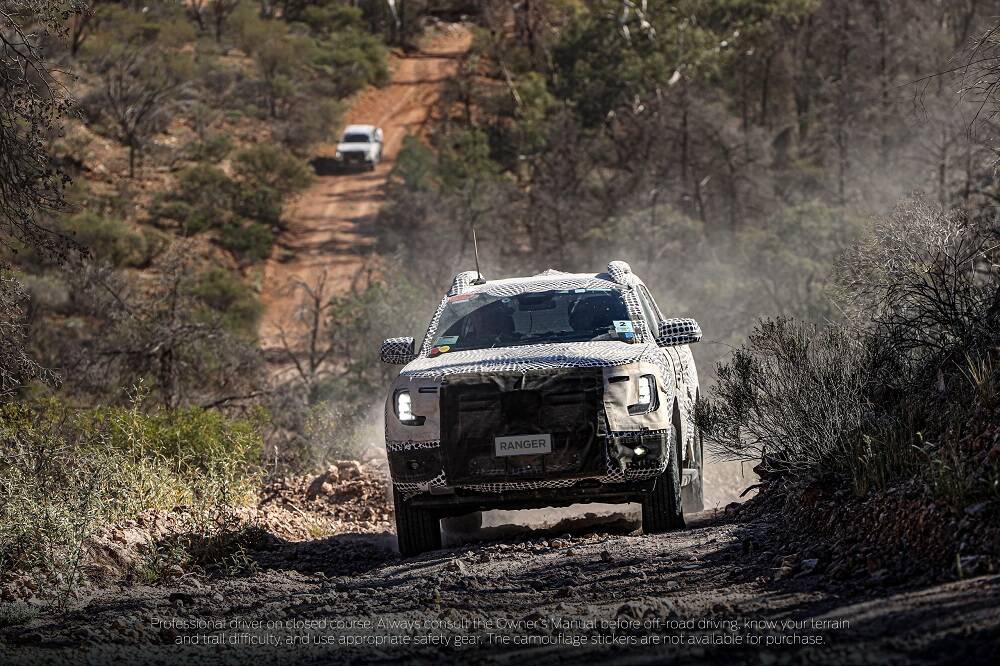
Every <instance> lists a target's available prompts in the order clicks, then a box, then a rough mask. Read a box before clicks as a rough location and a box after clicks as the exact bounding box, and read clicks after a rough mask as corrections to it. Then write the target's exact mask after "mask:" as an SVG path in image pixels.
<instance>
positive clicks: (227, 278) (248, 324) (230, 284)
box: [191, 268, 264, 335]
mask: <svg viewBox="0 0 1000 666" xmlns="http://www.w3.org/2000/svg"><path fill="white" fill-rule="evenodd" d="M191 292H192V293H193V295H194V296H195V297H196V298H198V299H199V300H200V301H201V302H203V303H204V304H205V305H206V306H207V307H208V308H211V309H212V310H214V311H215V312H218V313H219V314H221V315H222V319H223V322H224V323H225V324H226V325H227V326H228V327H229V328H230V329H231V330H233V331H236V332H241V333H246V334H250V335H252V334H253V333H254V332H255V331H256V329H257V322H258V321H259V320H260V316H261V313H262V312H263V309H264V308H263V306H262V305H261V302H260V298H258V296H257V294H256V292H254V290H253V289H252V288H250V287H249V286H247V285H246V284H245V283H244V282H242V281H241V280H240V279H239V278H238V277H236V276H235V275H233V273H231V272H230V271H227V270H225V269H222V268H216V269H214V270H211V271H209V272H208V273H206V274H205V275H203V276H201V278H200V279H199V281H198V283H197V284H196V285H195V286H194V287H193V288H192V289H191Z"/></svg>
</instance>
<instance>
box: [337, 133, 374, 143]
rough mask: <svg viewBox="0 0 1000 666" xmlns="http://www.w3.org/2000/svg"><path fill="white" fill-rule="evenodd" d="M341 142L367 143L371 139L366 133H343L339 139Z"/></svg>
mask: <svg viewBox="0 0 1000 666" xmlns="http://www.w3.org/2000/svg"><path fill="white" fill-rule="evenodd" d="M340 142H341V143H369V142H371V139H370V138H369V137H368V135H367V134H345V135H344V138H343V139H341V140H340Z"/></svg>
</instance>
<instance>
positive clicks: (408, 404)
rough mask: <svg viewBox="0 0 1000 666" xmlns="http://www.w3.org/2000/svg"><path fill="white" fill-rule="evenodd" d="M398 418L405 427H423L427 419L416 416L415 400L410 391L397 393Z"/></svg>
mask: <svg viewBox="0 0 1000 666" xmlns="http://www.w3.org/2000/svg"><path fill="white" fill-rule="evenodd" d="M395 402H396V405H395V407H396V418H398V419H399V422H400V423H402V424H404V425H423V424H424V420H425V418H424V417H423V416H416V415H415V414H414V413H413V398H411V397H410V392H409V391H398V392H397V393H396V401H395Z"/></svg>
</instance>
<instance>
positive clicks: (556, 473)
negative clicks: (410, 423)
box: [440, 369, 606, 484]
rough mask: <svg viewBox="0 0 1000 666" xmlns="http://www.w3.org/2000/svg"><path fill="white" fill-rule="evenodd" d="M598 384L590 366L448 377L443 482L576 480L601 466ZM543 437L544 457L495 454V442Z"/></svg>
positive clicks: (444, 399)
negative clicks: (547, 448)
mask: <svg viewBox="0 0 1000 666" xmlns="http://www.w3.org/2000/svg"><path fill="white" fill-rule="evenodd" d="M602 392H603V389H602V379H601V374H600V372H599V371H595V370H593V369H567V370H564V371H560V372H558V373H555V374H546V375H521V374H517V375H492V374H491V375H477V376H472V377H458V378H449V380H448V382H447V383H446V384H444V385H443V386H442V388H441V394H440V395H441V447H442V455H443V458H444V467H445V473H446V476H447V478H448V482H449V483H451V484H458V483H476V482H491V481H492V482H496V481H504V480H525V479H553V478H574V477H575V478H579V477H587V476H593V475H595V474H600V473H601V471H602V470H603V469H604V466H605V463H604V455H603V452H604V449H603V447H604V444H605V439H606V432H605V426H604V423H605V419H604V407H603V405H604V403H603V395H602ZM533 434H539V435H549V436H550V437H551V446H552V451H551V453H546V454H538V455H515V456H497V455H496V451H495V448H494V441H495V438H496V437H505V436H515V435H533Z"/></svg>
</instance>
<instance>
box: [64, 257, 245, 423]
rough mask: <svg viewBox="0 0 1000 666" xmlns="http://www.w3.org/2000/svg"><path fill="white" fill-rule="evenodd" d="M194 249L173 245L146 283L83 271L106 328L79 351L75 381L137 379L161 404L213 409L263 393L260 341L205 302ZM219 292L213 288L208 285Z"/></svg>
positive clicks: (96, 383) (112, 385) (110, 384)
mask: <svg viewBox="0 0 1000 666" xmlns="http://www.w3.org/2000/svg"><path fill="white" fill-rule="evenodd" d="M192 254H193V253H192V251H191V248H190V246H188V245H186V244H182V243H178V244H175V245H174V246H173V247H172V248H171V249H170V250H168V251H167V252H166V253H165V256H164V257H163V260H162V261H161V262H160V264H159V265H158V266H157V274H156V277H155V279H153V280H152V281H151V282H150V283H149V284H144V285H139V286H137V285H135V284H133V282H134V281H131V280H128V279H127V278H126V277H125V276H124V275H123V274H122V273H120V272H118V271H109V270H102V269H99V268H96V267H95V268H94V269H92V270H87V271H84V274H83V276H82V277H83V278H84V282H85V285H84V289H85V291H86V294H87V296H88V297H89V298H90V308H91V310H92V314H93V316H95V317H96V318H98V321H103V327H102V329H101V330H99V331H98V334H97V335H95V336H94V338H93V339H92V340H91V341H90V343H89V345H90V346H89V347H84V348H83V349H82V350H81V352H82V354H81V358H80V367H81V370H82V372H79V373H74V376H73V381H74V382H78V383H79V384H81V385H84V386H86V385H90V386H91V387H92V388H95V389H97V390H111V391H117V390H118V387H121V386H130V385H133V384H135V383H137V382H138V381H139V380H140V379H143V380H146V381H148V382H149V383H150V385H151V387H152V392H153V398H154V399H155V400H156V401H157V402H158V403H159V404H161V405H163V406H164V407H168V408H176V407H180V406H185V405H198V406H202V407H213V406H218V405H220V404H228V403H232V402H236V401H240V400H249V399H251V398H254V397H256V396H258V395H259V394H260V386H261V385H262V381H261V377H260V374H259V371H260V368H261V363H260V361H261V359H260V355H259V352H258V350H257V348H256V346H255V345H253V344H252V343H250V342H248V341H247V340H246V339H245V338H244V337H243V336H241V335H239V334H236V333H234V332H233V331H231V330H230V328H229V327H228V326H227V324H226V321H225V315H226V314H227V313H224V312H217V311H214V310H213V309H212V307H211V306H212V303H211V301H208V302H206V300H204V296H205V292H204V281H203V280H202V279H201V276H200V271H198V270H197V267H196V266H195V264H194V260H193V258H192ZM210 291H214V290H210Z"/></svg>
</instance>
